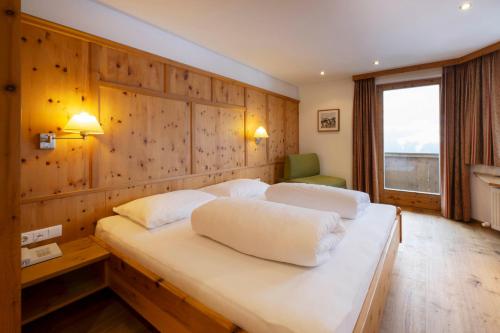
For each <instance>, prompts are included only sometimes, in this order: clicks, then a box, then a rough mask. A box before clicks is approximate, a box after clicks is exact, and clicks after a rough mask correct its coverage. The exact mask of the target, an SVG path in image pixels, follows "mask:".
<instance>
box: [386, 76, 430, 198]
mask: <svg viewBox="0 0 500 333" xmlns="http://www.w3.org/2000/svg"><path fill="white" fill-rule="evenodd" d="M383 99H384V101H383V103H384V187H385V188H386V189H394V190H403V191H414V192H426V193H435V194H437V193H439V85H438V84H433V85H426V86H420V87H412V88H402V89H392V90H386V91H384V94H383Z"/></svg>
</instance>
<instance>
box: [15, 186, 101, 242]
mask: <svg viewBox="0 0 500 333" xmlns="http://www.w3.org/2000/svg"><path fill="white" fill-rule="evenodd" d="M104 216H105V193H104V192H101V193H91V194H85V195H79V196H73V197H68V198H62V199H55V200H47V201H40V202H33V203H28V204H23V205H22V206H21V221H22V223H21V231H22V232H25V231H29V230H35V229H40V228H45V227H49V226H53V225H57V224H62V227H63V233H62V237H61V238H59V239H55V240H54V239H51V240H50V242H54V241H57V242H67V241H70V240H73V239H77V238H81V237H85V236H88V235H92V234H93V233H94V228H95V224H96V223H97V220H98V219H99V218H101V217H104Z"/></svg>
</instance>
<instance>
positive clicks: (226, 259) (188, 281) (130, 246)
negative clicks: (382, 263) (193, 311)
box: [96, 204, 396, 333]
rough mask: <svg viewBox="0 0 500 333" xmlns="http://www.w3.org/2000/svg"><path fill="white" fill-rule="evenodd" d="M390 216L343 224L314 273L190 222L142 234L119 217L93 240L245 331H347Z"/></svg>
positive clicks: (373, 214) (385, 208)
mask: <svg viewBox="0 0 500 333" xmlns="http://www.w3.org/2000/svg"><path fill="white" fill-rule="evenodd" d="M395 217H396V208H395V207H394V206H389V205H381V204H371V205H370V206H369V207H368V208H367V210H366V211H365V213H364V214H363V215H362V216H361V217H359V218H357V219H356V220H344V223H345V226H346V229H347V232H346V234H345V237H344V239H343V240H342V241H341V242H340V243H339V244H338V246H337V247H336V248H335V249H334V251H333V252H332V258H331V259H330V260H329V261H328V262H326V263H325V264H323V265H321V266H318V267H315V268H307V267H299V266H295V265H291V264H286V263H279V262H273V261H268V260H264V259H259V258H256V257H252V256H249V255H245V254H242V253H239V252H237V251H235V250H233V249H231V248H228V247H226V246H224V245H222V244H220V243H217V242H215V241H213V240H210V239H208V238H205V237H203V236H200V235H197V234H196V233H194V232H193V230H192V229H191V225H190V221H189V220H182V221H179V222H175V223H172V224H168V225H165V226H162V227H160V228H157V229H154V230H147V229H145V228H143V227H142V226H140V225H137V224H135V223H134V222H132V221H131V220H129V219H127V218H124V217H121V216H118V215H116V216H111V217H107V218H104V219H102V220H100V221H99V222H98V224H97V228H96V236H97V237H98V238H100V239H102V240H103V241H105V242H106V243H108V244H109V245H111V246H112V247H114V248H116V249H117V250H119V251H121V252H123V253H124V254H126V255H127V256H129V257H131V258H133V259H135V260H136V261H138V262H139V263H141V264H142V265H143V266H144V267H146V268H148V269H150V270H151V271H153V272H155V273H156V274H158V275H160V276H161V277H162V278H164V279H165V280H167V281H169V282H170V283H172V284H174V285H175V286H177V287H178V288H180V289H182V290H183V291H184V292H186V293H187V294H189V295H190V296H192V297H194V298H195V299H197V300H198V301H200V302H202V303H203V304H205V305H206V306H208V307H210V308H211V309H213V310H215V311H217V312H218V313H220V314H222V315H223V316H224V317H226V318H227V319H229V320H230V321H232V322H233V323H235V324H237V325H238V326H240V327H242V328H243V329H245V330H247V331H248V332H251V333H261V332H276V333H281V332H287V333H289V332H315V333H322V332H325V333H332V332H352V329H353V328H354V326H355V324H356V321H357V318H358V315H359V313H360V311H361V307H362V305H363V302H364V299H365V297H366V293H367V291H368V288H369V285H370V283H371V280H372V277H373V275H374V272H375V269H376V267H377V264H378V261H379V259H380V256H381V254H382V251H383V248H384V246H385V244H386V242H387V240H388V238H389V235H390V231H391V228H392V226H393V223H394V220H395Z"/></svg>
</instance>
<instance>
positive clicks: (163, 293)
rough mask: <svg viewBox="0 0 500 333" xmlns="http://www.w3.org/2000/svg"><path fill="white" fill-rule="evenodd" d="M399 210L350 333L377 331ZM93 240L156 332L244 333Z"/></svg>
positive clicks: (116, 283) (114, 282)
mask: <svg viewBox="0 0 500 333" xmlns="http://www.w3.org/2000/svg"><path fill="white" fill-rule="evenodd" d="M401 223H402V218H401V209H400V208H399V207H398V208H397V216H396V223H394V225H393V227H392V230H391V233H390V236H389V238H388V241H387V243H386V245H385V247H384V250H383V252H382V254H381V256H380V260H379V263H378V265H377V269H376V270H375V274H374V276H373V278H372V281H371V284H370V287H369V289H368V293H367V295H366V298H365V301H364V303H363V306H362V308H361V312H360V314H359V317H358V320H357V322H356V325H355V327H354V330H353V332H356V333H358V332H377V331H378V328H379V325H380V321H381V319H382V315H383V311H384V305H385V300H386V298H387V293H388V291H389V285H390V278H391V272H392V268H393V265H394V260H395V258H396V254H397V250H398V246H399V243H400V242H401V240H402V225H401ZM93 239H94V240H95V241H96V242H97V243H99V244H100V245H101V246H103V247H104V248H106V249H108V250H109V251H110V252H111V257H110V259H109V260H108V262H107V266H106V275H107V284H108V286H109V287H110V288H111V289H112V290H113V291H114V292H115V293H117V294H118V295H119V296H120V297H121V298H123V300H125V302H127V303H128V304H129V305H130V306H131V307H132V308H134V309H135V310H136V311H137V312H138V313H140V314H141V315H142V316H143V317H144V318H145V319H146V320H147V321H149V322H150V323H151V324H152V325H153V326H155V327H156V328H157V329H158V330H159V331H160V332H167V331H168V332H175V333H177V332H179V333H189V332H192V333H198V332H206V333H209V332H210V333H218V332H226V333H227V332H239V333H246V331H245V330H244V329H243V328H240V327H238V326H237V325H236V324H234V323H232V322H231V321H229V320H228V319H226V318H224V317H223V316H222V315H220V314H218V313H217V312H215V311H213V310H211V309H209V308H208V307H206V306H205V305H203V304H202V303H200V302H199V301H197V300H195V299H194V298H192V297H191V296H189V295H187V294H186V293H185V292H183V291H182V290H180V289H179V288H177V287H175V286H174V285H172V284H171V283H169V282H168V281H165V280H164V279H163V278H162V277H160V276H158V275H157V274H155V273H153V272H151V271H150V270H149V269H147V268H145V267H143V266H142V265H141V264H140V263H138V262H136V261H135V260H133V259H131V258H129V257H128V256H126V255H124V254H123V253H120V251H117V250H116V249H114V248H112V247H110V246H109V245H108V244H106V243H104V242H103V241H101V240H99V239H98V238H95V237H93Z"/></svg>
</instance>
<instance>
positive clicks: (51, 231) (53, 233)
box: [48, 224, 62, 238]
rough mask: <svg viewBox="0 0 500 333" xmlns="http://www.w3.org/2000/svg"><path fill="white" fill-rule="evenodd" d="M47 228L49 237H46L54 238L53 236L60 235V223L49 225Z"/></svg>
mask: <svg viewBox="0 0 500 333" xmlns="http://www.w3.org/2000/svg"><path fill="white" fill-rule="evenodd" d="M48 229H49V237H48V238H55V237H61V236H62V224H58V225H55V226H53V227H50V228H48Z"/></svg>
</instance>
